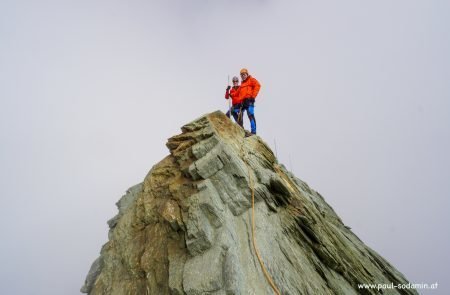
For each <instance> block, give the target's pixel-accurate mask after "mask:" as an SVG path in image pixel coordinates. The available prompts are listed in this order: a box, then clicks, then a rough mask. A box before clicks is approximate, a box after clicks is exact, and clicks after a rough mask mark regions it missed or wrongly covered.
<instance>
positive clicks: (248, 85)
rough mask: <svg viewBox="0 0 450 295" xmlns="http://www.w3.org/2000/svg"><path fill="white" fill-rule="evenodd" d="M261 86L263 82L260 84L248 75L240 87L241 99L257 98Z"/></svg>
mask: <svg viewBox="0 0 450 295" xmlns="http://www.w3.org/2000/svg"><path fill="white" fill-rule="evenodd" d="M260 88H261V84H259V82H258V80H256V79H255V78H253V77H252V76H248V77H247V79H245V80H244V81H242V83H241V87H239V101H243V100H244V99H246V98H256V96H257V95H258V92H259V89H260Z"/></svg>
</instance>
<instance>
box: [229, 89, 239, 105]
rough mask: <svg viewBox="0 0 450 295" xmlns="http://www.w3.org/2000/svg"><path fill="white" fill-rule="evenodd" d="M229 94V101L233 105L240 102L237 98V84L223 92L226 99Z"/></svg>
mask: <svg viewBox="0 0 450 295" xmlns="http://www.w3.org/2000/svg"><path fill="white" fill-rule="evenodd" d="M230 96H231V99H232V101H231V103H232V104H233V105H235V104H238V103H240V102H241V100H239V86H233V87H231V90H230V91H229V92H228V90H227V91H226V92H225V98H226V99H228V98H230Z"/></svg>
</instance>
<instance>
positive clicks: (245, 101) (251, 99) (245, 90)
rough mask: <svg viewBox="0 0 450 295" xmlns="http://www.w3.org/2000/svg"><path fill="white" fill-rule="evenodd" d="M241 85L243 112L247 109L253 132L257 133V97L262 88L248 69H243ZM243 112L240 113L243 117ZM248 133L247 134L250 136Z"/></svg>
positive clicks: (240, 96)
mask: <svg viewBox="0 0 450 295" xmlns="http://www.w3.org/2000/svg"><path fill="white" fill-rule="evenodd" d="M240 74H241V79H242V82H241V86H240V87H239V90H238V93H239V101H240V102H241V103H242V112H244V111H247V116H248V119H249V120H250V128H251V134H248V135H253V134H256V119H255V99H256V96H257V95H258V93H259V89H260V88H261V84H259V82H258V80H256V79H255V78H253V77H252V76H250V75H249V74H248V70H247V69H245V68H244V69H242V70H241V72H240ZM242 112H241V114H240V116H241V118H242ZM248 135H247V136H248Z"/></svg>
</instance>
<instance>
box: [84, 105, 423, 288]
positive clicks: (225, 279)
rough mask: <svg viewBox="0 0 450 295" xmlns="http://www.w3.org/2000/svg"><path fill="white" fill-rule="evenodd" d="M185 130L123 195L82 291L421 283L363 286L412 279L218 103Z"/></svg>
mask: <svg viewBox="0 0 450 295" xmlns="http://www.w3.org/2000/svg"><path fill="white" fill-rule="evenodd" d="M181 130H182V133H181V134H179V135H176V136H173V137H171V138H170V139H169V140H168V142H167V144H166V145H167V147H168V149H169V151H170V155H168V156H167V157H166V158H164V159H163V160H162V161H161V162H159V163H158V164H156V165H155V166H153V167H152V168H151V170H150V172H149V173H148V174H147V176H146V177H145V179H144V181H143V182H142V183H140V184H137V185H135V186H133V187H131V188H130V189H128V190H127V192H126V194H125V195H124V196H123V197H122V198H121V199H120V200H119V201H118V202H117V207H118V209H119V212H118V214H117V215H116V216H115V217H114V218H112V219H111V220H109V221H108V225H109V227H110V230H109V241H108V242H107V243H106V244H105V245H104V246H103V247H102V249H101V252H100V256H99V257H98V258H97V259H96V260H95V261H94V263H93V264H92V266H91V269H90V271H89V273H88V275H87V278H86V281H85V283H84V285H83V287H82V288H81V292H83V293H88V294H91V295H97V294H118V295H122V294H158V295H159V294H189V295H191V294H192V295H194V294H381V293H382V294H417V292H416V291H415V290H413V289H399V288H385V289H383V290H377V289H376V288H375V289H361V288H359V287H358V284H364V283H365V284H367V283H372V284H386V285H391V286H392V284H393V285H398V284H407V283H408V281H407V280H406V279H405V277H404V276H403V275H402V274H401V273H400V272H399V271H397V270H396V269H395V268H394V267H393V266H392V265H390V264H389V262H387V261H386V260H385V259H383V258H382V257H381V256H380V255H378V254H377V253H376V252H375V251H373V250H372V249H370V248H369V247H367V246H366V245H365V244H364V243H363V242H362V241H361V240H360V239H359V238H358V237H357V236H356V235H355V234H354V233H353V232H352V231H351V230H350V228H349V227H348V226H346V225H344V223H343V222H342V220H341V219H340V218H339V216H337V215H336V213H335V212H334V210H333V208H331V207H330V206H329V205H328V204H327V203H326V202H325V200H324V198H323V197H322V196H321V195H320V194H319V193H318V192H316V191H314V190H312V189H311V188H310V187H309V186H308V185H307V184H306V183H305V182H303V181H301V180H300V179H298V178H296V177H295V176H294V175H293V174H292V173H290V172H289V171H287V169H286V168H285V167H284V166H283V165H280V164H279V163H278V161H277V159H276V157H275V156H274V154H273V152H272V151H271V149H270V148H269V147H268V145H267V144H266V143H264V141H263V140H262V139H261V138H260V137H259V136H250V137H245V136H244V135H245V133H244V130H243V129H242V128H240V127H239V126H238V125H236V124H234V123H233V122H232V121H231V120H230V119H228V118H227V117H226V116H225V115H224V114H223V113H221V112H219V111H217V112H214V113H211V114H207V115H205V116H202V117H200V118H198V119H196V120H194V121H193V122H191V123H189V124H187V125H184V126H183V127H182V128H181ZM252 199H254V206H252V204H253V202H252ZM252 209H254V215H253V214H252V211H253V210H252ZM252 217H254V223H253V222H252ZM253 225H254V235H253V230H252V228H253ZM255 249H256V250H255ZM258 255H259V256H260V258H261V262H260V261H259V259H258Z"/></svg>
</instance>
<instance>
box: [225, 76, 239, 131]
mask: <svg viewBox="0 0 450 295" xmlns="http://www.w3.org/2000/svg"><path fill="white" fill-rule="evenodd" d="M232 81H233V87H231V86H228V87H227V89H226V92H225V99H229V98H230V97H231V104H232V107H231V113H232V114H233V118H234V120H235V121H236V122H237V123H238V124H239V125H240V126H241V127H242V126H243V120H242V116H239V113H240V111H241V101H240V99H239V78H238V77H236V76H234V77H233V79H232ZM226 115H227V117H228V118H230V110H228V112H227V114H226Z"/></svg>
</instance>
